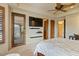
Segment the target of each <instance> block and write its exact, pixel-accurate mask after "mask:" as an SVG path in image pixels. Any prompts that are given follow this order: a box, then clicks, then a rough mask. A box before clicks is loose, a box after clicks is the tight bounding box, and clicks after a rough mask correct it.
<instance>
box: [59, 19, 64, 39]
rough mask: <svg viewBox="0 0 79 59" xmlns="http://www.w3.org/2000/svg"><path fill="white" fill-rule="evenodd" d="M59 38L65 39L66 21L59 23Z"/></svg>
mask: <svg viewBox="0 0 79 59" xmlns="http://www.w3.org/2000/svg"><path fill="white" fill-rule="evenodd" d="M58 38H65V20H60V21H58Z"/></svg>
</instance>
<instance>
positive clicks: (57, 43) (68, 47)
mask: <svg viewBox="0 0 79 59" xmlns="http://www.w3.org/2000/svg"><path fill="white" fill-rule="evenodd" d="M37 52H40V53H42V54H44V55H45V56H79V40H68V39H62V40H61V39H60V40H56V39H52V40H46V41H42V42H40V43H39V44H38V45H37V46H36V49H35V51H34V55H36V54H37Z"/></svg>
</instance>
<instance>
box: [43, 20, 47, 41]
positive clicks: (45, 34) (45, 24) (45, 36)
mask: <svg viewBox="0 0 79 59" xmlns="http://www.w3.org/2000/svg"><path fill="white" fill-rule="evenodd" d="M43 31H44V32H43V37H44V39H45V40H47V39H48V19H47V20H45V21H44V30H43Z"/></svg>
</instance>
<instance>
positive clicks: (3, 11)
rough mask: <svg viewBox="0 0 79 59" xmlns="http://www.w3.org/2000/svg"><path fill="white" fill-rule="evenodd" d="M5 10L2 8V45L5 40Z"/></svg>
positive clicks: (0, 33) (0, 39)
mask: <svg viewBox="0 0 79 59" xmlns="http://www.w3.org/2000/svg"><path fill="white" fill-rule="evenodd" d="M4 18H5V8H4V7H2V6H0V43H4V40H5V30H4V29H5V23H4V22H5V21H4Z"/></svg>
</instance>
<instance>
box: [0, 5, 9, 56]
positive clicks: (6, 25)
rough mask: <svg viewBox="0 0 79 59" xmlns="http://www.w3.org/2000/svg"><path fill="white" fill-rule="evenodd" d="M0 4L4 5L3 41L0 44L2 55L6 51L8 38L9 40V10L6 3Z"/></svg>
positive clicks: (0, 53)
mask: <svg viewBox="0 0 79 59" xmlns="http://www.w3.org/2000/svg"><path fill="white" fill-rule="evenodd" d="M0 6H3V7H5V43H4V44H0V55H4V54H6V53H7V51H8V40H9V30H8V29H9V26H8V25H9V23H8V22H9V10H8V5H7V4H0Z"/></svg>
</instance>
